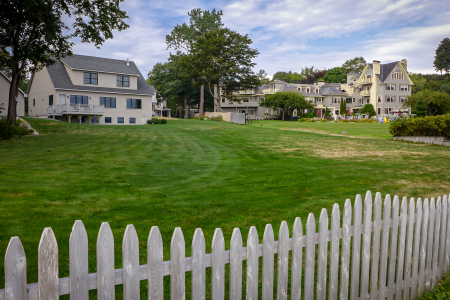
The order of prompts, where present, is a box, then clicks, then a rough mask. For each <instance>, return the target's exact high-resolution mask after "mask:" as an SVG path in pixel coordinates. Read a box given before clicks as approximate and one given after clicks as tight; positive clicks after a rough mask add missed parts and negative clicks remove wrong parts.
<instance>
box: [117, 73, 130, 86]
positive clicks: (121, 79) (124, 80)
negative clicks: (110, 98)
mask: <svg viewBox="0 0 450 300" xmlns="http://www.w3.org/2000/svg"><path fill="white" fill-rule="evenodd" d="M117 86H126V87H129V86H130V76H122V75H117Z"/></svg>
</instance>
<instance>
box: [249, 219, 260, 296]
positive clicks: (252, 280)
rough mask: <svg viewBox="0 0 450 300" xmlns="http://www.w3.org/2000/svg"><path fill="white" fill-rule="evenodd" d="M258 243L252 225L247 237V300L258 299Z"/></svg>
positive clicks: (254, 228)
mask: <svg viewBox="0 0 450 300" xmlns="http://www.w3.org/2000/svg"><path fill="white" fill-rule="evenodd" d="M258 245H259V238H258V232H257V230H256V227H255V226H252V227H250V231H249V232H248V238H247V300H256V299H258V265H259V262H258V261H259V260H258Z"/></svg>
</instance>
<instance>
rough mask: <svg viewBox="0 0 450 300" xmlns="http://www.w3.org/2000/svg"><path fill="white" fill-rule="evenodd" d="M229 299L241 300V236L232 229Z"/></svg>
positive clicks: (236, 229) (239, 232)
mask: <svg viewBox="0 0 450 300" xmlns="http://www.w3.org/2000/svg"><path fill="white" fill-rule="evenodd" d="M230 299H236V300H240V299H242V235H241V231H240V230H239V228H234V230H233V234H232V235H231V243H230Z"/></svg>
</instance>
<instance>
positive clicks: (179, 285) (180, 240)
mask: <svg viewBox="0 0 450 300" xmlns="http://www.w3.org/2000/svg"><path fill="white" fill-rule="evenodd" d="M185 257H186V248H185V242H184V236H183V231H182V230H181V228H180V227H177V228H175V230H174V232H173V235H172V241H171V243H170V299H172V300H184V299H185V298H186V286H185V284H186V277H185V269H186V267H185V263H184V259H185Z"/></svg>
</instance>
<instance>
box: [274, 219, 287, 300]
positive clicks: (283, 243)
mask: <svg viewBox="0 0 450 300" xmlns="http://www.w3.org/2000/svg"><path fill="white" fill-rule="evenodd" d="M277 267H278V272H277V273H278V274H277V276H278V277H277V299H278V300H283V299H287V290H288V273H289V227H288V225H287V223H286V221H283V222H281V226H280V231H279V232H278V260H277Z"/></svg>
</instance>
